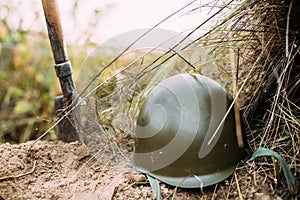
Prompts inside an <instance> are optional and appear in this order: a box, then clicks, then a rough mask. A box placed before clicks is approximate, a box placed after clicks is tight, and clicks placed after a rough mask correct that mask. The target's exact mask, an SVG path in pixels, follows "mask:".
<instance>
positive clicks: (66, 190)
mask: <svg viewBox="0 0 300 200" xmlns="http://www.w3.org/2000/svg"><path fill="white" fill-rule="evenodd" d="M102 156H107V159H106V160H108V161H105V162H101V161H99V160H96V159H95V158H94V157H93V156H91V155H90V153H89V152H88V150H87V149H86V147H85V146H83V145H82V144H81V143H79V142H73V143H63V142H61V141H55V142H53V141H38V142H37V143H34V142H32V141H31V142H27V143H23V144H18V145H11V144H9V143H5V144H2V145H1V146H0V157H1V163H0V199H4V200H8V199H14V200H15V199H32V200H34V199H76V200H80V199H93V200H94V199H101V200H106V199H155V195H154V193H153V191H152V189H151V187H150V185H149V184H148V183H147V182H146V183H142V182H145V181H146V178H145V176H144V175H143V174H141V173H139V172H136V171H134V170H133V169H132V167H131V165H130V160H129V159H128V157H127V158H126V157H124V156H120V155H117V156H116V155H112V153H111V152H107V154H106V153H103V154H102ZM234 185H235V184H234V178H231V181H230V178H229V179H228V180H227V181H224V182H223V183H220V184H218V185H215V186H211V187H208V188H203V190H201V189H180V188H175V187H171V186H168V185H165V184H163V183H161V184H160V186H161V193H162V196H163V199H172V197H173V196H175V199H239V193H238V190H237V188H236V187H235V186H234ZM244 198H246V199H247V198H249V199H259V200H269V199H280V198H279V197H278V196H277V195H276V194H274V193H272V192H270V189H268V186H267V185H266V186H263V187H261V186H260V185H257V186H256V187H254V186H251V187H249V188H248V191H247V192H246V193H245V196H244Z"/></svg>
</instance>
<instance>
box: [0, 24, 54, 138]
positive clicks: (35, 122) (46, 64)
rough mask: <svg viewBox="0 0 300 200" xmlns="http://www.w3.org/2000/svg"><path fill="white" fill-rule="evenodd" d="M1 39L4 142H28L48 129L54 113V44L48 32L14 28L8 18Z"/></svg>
mask: <svg viewBox="0 0 300 200" xmlns="http://www.w3.org/2000/svg"><path fill="white" fill-rule="evenodd" d="M0 42H1V43H0V72H1V73H0V113H1V115H0V142H6V141H9V142H25V141H27V140H30V139H33V138H36V137H37V136H38V135H39V134H41V133H42V132H43V131H45V130H46V129H47V128H48V126H49V125H48V124H49V120H51V117H52V114H53V96H54V94H56V93H58V86H57V83H56V80H55V74H54V70H53V68H52V65H53V61H52V60H51V56H52V55H51V53H50V46H49V44H48V41H47V38H46V37H45V36H42V35H39V34H36V33H29V32H25V31H21V30H14V31H12V30H10V29H9V27H8V26H7V24H6V22H5V19H2V20H1V21H0ZM50 137H52V138H53V136H51V135H50Z"/></svg>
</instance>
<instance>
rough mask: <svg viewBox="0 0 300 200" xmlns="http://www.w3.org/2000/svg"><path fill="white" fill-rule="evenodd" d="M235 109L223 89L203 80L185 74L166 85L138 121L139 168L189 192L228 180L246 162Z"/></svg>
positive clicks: (152, 95)
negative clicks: (237, 136) (231, 107)
mask: <svg viewBox="0 0 300 200" xmlns="http://www.w3.org/2000/svg"><path fill="white" fill-rule="evenodd" d="M231 103H232V98H231V97H230V95H229V94H228V93H227V92H226V90H225V89H224V88H223V87H222V86H221V85H220V84H219V83H217V82H216V81H214V80H212V79H210V78H208V77H205V76H202V75H196V74H179V75H175V76H172V77H170V78H168V79H166V80H164V81H162V82H160V83H159V84H158V85H157V86H155V87H154V88H153V89H152V91H151V92H150V93H149V96H148V97H147V98H146V100H145V101H144V103H143V105H142V107H141V110H140V113H139V116H138V119H137V125H136V129H135V134H136V138H135V139H136V140H135V151H134V154H133V166H134V167H135V168H136V170H138V171H141V172H143V173H146V174H148V175H151V176H153V177H155V178H157V179H159V180H161V181H162V182H165V183H167V184H169V185H173V186H179V187H183V188H197V187H204V186H208V185H212V184H215V183H217V182H220V181H222V180H224V179H225V178H227V177H228V176H230V175H231V174H232V172H233V171H234V169H235V167H236V165H237V163H238V162H239V161H240V160H242V159H243V157H244V150H243V149H242V148H239V147H238V144H237V138H236V133H235V119H234V112H233V110H230V111H228V108H229V106H230V104H231ZM227 111H228V112H227ZM226 115H227V117H226V118H225V117H224V116H226Z"/></svg>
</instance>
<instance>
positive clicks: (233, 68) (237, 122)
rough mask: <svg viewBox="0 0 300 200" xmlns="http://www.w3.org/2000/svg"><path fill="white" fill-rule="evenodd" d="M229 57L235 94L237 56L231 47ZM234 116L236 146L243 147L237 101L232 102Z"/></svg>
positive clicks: (234, 93)
mask: <svg viewBox="0 0 300 200" xmlns="http://www.w3.org/2000/svg"><path fill="white" fill-rule="evenodd" d="M230 54H231V55H230V58H231V71H232V79H233V80H232V87H233V88H232V90H233V95H234V96H236V95H237V79H238V67H239V66H238V58H236V54H235V52H234V51H233V48H231V49H230ZM234 118H235V131H236V137H237V142H238V146H239V147H240V148H244V140H243V132H242V122H241V113H240V109H239V105H238V102H237V101H235V102H234Z"/></svg>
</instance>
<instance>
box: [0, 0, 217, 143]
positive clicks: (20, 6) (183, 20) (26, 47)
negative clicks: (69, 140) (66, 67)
mask: <svg viewBox="0 0 300 200" xmlns="http://www.w3.org/2000/svg"><path fill="white" fill-rule="evenodd" d="M206 1H207V0H198V1H194V2H193V3H191V4H190V5H189V6H188V7H187V8H186V9H185V10H183V11H182V12H180V13H178V14H177V15H175V16H173V17H172V18H170V19H169V20H167V21H166V22H164V23H162V24H161V25H160V26H159V27H160V28H165V29H170V30H173V31H177V32H180V33H183V34H185V33H187V32H188V31H190V30H191V29H193V28H194V27H195V26H197V25H199V24H200V23H201V22H203V21H204V20H205V19H207V18H208V17H209V15H210V14H211V13H212V10H213V9H212V7H211V6H208V5H207V6H205V3H206ZM190 2H192V1H187V0H177V1H174V0H165V1H159V0H152V1H139V0H126V1H122V0H113V1H111V0H110V1H108V0H102V1H93V0H76V1H70V0H67V1H62V0H58V4H59V7H60V11H61V17H62V25H63V29H64V34H65V39H66V42H67V44H68V53H69V57H70V60H71V62H72V64H73V68H74V77H76V76H81V75H80V74H77V73H78V72H79V71H80V70H78V69H79V68H80V67H82V66H81V64H82V62H83V61H84V60H85V59H86V58H87V57H88V55H89V53H90V52H92V51H93V49H95V48H96V47H97V46H99V45H100V46H101V44H102V43H103V42H104V41H106V40H107V39H109V38H111V37H113V36H115V35H117V34H120V33H123V32H125V31H129V30H133V29H138V28H150V27H152V26H154V25H155V24H157V23H159V22H160V21H162V20H163V19H165V18H166V17H167V16H169V15H171V14H172V13H174V12H175V11H177V10H178V9H180V8H181V7H183V6H185V5H186V4H188V3H190ZM207 2H209V1H207ZM200 5H201V6H200ZM214 9H217V8H214ZM210 23H213V20H211V22H210ZM206 27H207V28H208V27H209V25H205V26H202V28H201V29H199V30H198V31H197V32H195V33H194V34H195V36H199V34H203V33H205V32H206ZM50 50H51V49H50V43H49V39H48V36H47V29H46V23H45V19H44V15H43V10H42V3H41V1H40V0H27V1H22V0H3V1H1V2H0V143H3V142H12V143H19V142H25V141H28V140H31V139H35V138H37V137H38V136H39V135H41V134H42V133H43V132H44V131H46V130H47V129H48V128H49V126H50V122H51V120H52V119H53V97H54V96H56V95H59V94H60V87H59V83H58V81H57V78H56V75H55V71H54V68H53V65H54V61H53V58H52V53H51V51H50ZM83 67H84V66H83ZM75 82H76V80H75ZM46 138H47V139H51V140H53V139H56V135H55V131H54V130H51V131H50V134H48V135H47V136H46Z"/></svg>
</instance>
